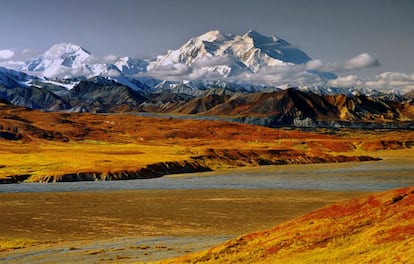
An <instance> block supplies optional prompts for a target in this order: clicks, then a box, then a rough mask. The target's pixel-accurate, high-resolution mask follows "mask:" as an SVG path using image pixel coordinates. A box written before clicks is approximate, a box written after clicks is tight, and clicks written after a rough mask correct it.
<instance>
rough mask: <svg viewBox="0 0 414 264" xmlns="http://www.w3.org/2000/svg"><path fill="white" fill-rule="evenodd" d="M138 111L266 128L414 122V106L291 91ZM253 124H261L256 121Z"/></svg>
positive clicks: (199, 100) (167, 104)
mask: <svg viewBox="0 0 414 264" xmlns="http://www.w3.org/2000/svg"><path fill="white" fill-rule="evenodd" d="M142 109H143V110H147V111H152V112H162V113H167V112H170V113H180V114H198V115H209V116H227V117H233V118H239V119H241V120H248V121H252V120H254V119H252V117H255V118H258V119H257V120H260V119H259V118H260V117H262V118H271V121H270V124H268V125H269V126H281V125H299V126H303V125H305V126H306V125H312V124H313V125H314V126H318V123H321V122H340V121H345V122H351V123H387V122H401V121H412V120H413V119H414V105H412V104H409V103H405V104H403V103H401V104H400V103H396V102H392V101H384V100H381V99H373V98H369V97H367V96H364V95H357V96H353V97H346V96H345V95H327V96H319V95H316V94H313V93H310V92H302V91H299V90H297V89H294V88H290V89H287V90H282V91H278V92H271V93H255V94H243V93H236V94H234V95H233V96H230V95H226V94H208V95H206V96H202V97H197V98H194V99H192V100H190V101H188V102H184V101H180V102H177V101H176V102H170V101H164V103H162V104H158V105H151V104H146V105H144V106H143V108H142ZM249 117H250V119H249ZM243 118H244V119H243ZM305 121H308V122H305ZM252 122H253V123H254V121H252ZM256 123H258V124H261V123H260V121H256ZM267 123H269V121H268V122H267Z"/></svg>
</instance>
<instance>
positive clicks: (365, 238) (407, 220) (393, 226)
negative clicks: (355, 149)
mask: <svg viewBox="0 0 414 264" xmlns="http://www.w3.org/2000/svg"><path fill="white" fill-rule="evenodd" d="M413 259H414V187H411V188H404V189H398V190H393V191H387V192H384V193H381V194H377V195H370V196H368V197H364V198H359V199H353V200H350V201H347V202H343V203H340V204H335V205H331V206H328V207H324V208H322V209H319V210H317V211H314V212H312V213H309V214H307V215H305V216H303V217H301V218H298V219H295V220H292V221H289V222H287V223H285V224H282V225H279V226H276V227H275V228H273V229H270V230H266V231H262V232H256V233H252V234H248V235H244V236H242V237H240V238H238V239H234V240H231V241H228V242H226V243H224V244H222V245H219V246H216V247H214V248H212V249H209V250H206V251H203V252H200V253H195V254H192V255H189V256H184V257H179V258H176V259H173V260H168V261H163V262H162V263H412V262H413Z"/></svg>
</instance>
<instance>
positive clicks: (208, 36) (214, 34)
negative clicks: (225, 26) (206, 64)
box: [197, 30, 225, 42]
mask: <svg viewBox="0 0 414 264" xmlns="http://www.w3.org/2000/svg"><path fill="white" fill-rule="evenodd" d="M224 37H225V36H224V34H223V33H221V32H220V31H219V30H211V31H208V32H206V33H204V34H202V35H200V36H198V37H197V39H199V40H201V41H208V42H213V41H216V40H219V39H223V38H224Z"/></svg>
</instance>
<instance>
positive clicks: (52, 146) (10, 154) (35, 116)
mask: <svg viewBox="0 0 414 264" xmlns="http://www.w3.org/2000/svg"><path fill="white" fill-rule="evenodd" d="M0 125H1V130H2V131H15V130H17V132H18V133H19V134H21V139H20V140H5V139H0V179H1V178H5V177H8V176H12V175H24V174H28V175H32V177H31V179H30V180H33V181H36V179H37V177H41V176H45V175H46V176H52V177H59V175H63V174H67V173H79V172H102V173H106V172H114V171H115V172H116V171H122V170H139V169H140V168H143V167H145V166H147V165H149V164H154V163H160V162H167V161H177V162H178V161H184V160H191V159H192V158H191V157H197V156H198V157H200V156H201V157H202V158H200V159H199V160H198V161H200V162H202V163H203V164H204V165H206V166H208V167H210V168H212V169H217V168H222V167H234V166H256V165H259V163H260V161H263V160H271V161H278V160H280V161H281V163H283V162H286V163H307V162H317V161H312V160H304V159H303V157H310V159H312V158H315V157H316V158H327V157H328V155H337V154H338V153H341V154H344V155H347V156H352V155H365V154H366V153H365V151H366V150H377V149H388V148H406V147H407V146H408V145H407V144H408V143H407V142H413V141H414V132H412V131H410V132H407V131H402V132H398V131H397V132H382V131H380V132H376V131H374V132H372V134H371V135H367V133H365V132H358V131H353V132H351V133H348V132H341V133H339V134H337V135H327V134H322V133H310V132H300V131H293V130H291V131H287V130H275V129H269V128H265V127H259V126H251V125H245V124H236V123H227V122H219V121H192V120H177V119H156V118H145V117H137V116H133V115H92V114H64V113H42V112H39V111H31V110H27V109H23V108H18V107H11V106H7V105H3V106H1V105H0ZM355 132H356V133H355ZM379 135H381V138H379ZM278 151H282V152H278ZM283 151H285V152H283ZM286 151H287V152H286ZM330 161H337V160H330Z"/></svg>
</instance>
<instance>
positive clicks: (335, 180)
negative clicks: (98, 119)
mask: <svg viewBox="0 0 414 264" xmlns="http://www.w3.org/2000/svg"><path fill="white" fill-rule="evenodd" d="M411 161H412V159H408V160H399V159H384V160H382V161H370V162H350V163H334V164H307V165H278V166H262V167H255V168H236V169H227V170H220V171H215V172H203V173H192V174H180V175H169V176H164V177H162V178H155V179H146V180H126V181H105V182H102V181H100V182H61V183H21V184H4V185H0V193H1V192H51V191H119V190H151V189H177V190H179V189H293V190H294V189H299V190H332V191H381V190H388V189H393V188H399V187H405V186H414V162H411Z"/></svg>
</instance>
